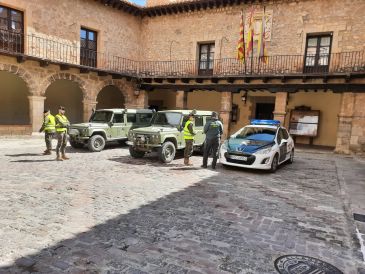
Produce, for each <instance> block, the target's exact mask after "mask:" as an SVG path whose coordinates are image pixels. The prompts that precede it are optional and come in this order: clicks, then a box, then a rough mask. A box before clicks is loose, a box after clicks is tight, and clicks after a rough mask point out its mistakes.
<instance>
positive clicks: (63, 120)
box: [56, 114, 70, 132]
mask: <svg viewBox="0 0 365 274" xmlns="http://www.w3.org/2000/svg"><path fill="white" fill-rule="evenodd" d="M69 125H70V122H69V121H68V119H67V117H66V116H65V115H61V114H57V115H56V131H57V132H66V131H67V127H68V126H69Z"/></svg>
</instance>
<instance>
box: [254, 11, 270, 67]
mask: <svg viewBox="0 0 365 274" xmlns="http://www.w3.org/2000/svg"><path fill="white" fill-rule="evenodd" d="M265 25H266V20H265V7H264V14H263V15H262V22H261V30H260V36H259V40H258V44H257V48H258V50H259V60H260V61H261V62H263V63H265V64H267V61H268V58H267V54H266V47H265Z"/></svg>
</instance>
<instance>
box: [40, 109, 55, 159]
mask: <svg viewBox="0 0 365 274" xmlns="http://www.w3.org/2000/svg"><path fill="white" fill-rule="evenodd" d="M43 131H44V140H45V142H46V150H45V151H44V152H43V155H51V154H52V138H53V136H54V134H55V132H56V121H55V117H54V116H53V115H52V114H51V111H50V110H49V109H46V110H45V111H43V124H42V127H41V128H40V130H39V132H43Z"/></svg>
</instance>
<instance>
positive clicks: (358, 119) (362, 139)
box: [350, 93, 365, 154]
mask: <svg viewBox="0 0 365 274" xmlns="http://www.w3.org/2000/svg"><path fill="white" fill-rule="evenodd" d="M353 102H354V108H353V117H352V126H351V137H350V151H351V152H355V153H360V154H365V93H356V94H355V95H354V101H353Z"/></svg>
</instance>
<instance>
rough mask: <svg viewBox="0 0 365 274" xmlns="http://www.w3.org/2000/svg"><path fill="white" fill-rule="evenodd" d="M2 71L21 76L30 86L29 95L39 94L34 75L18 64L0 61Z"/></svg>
mask: <svg viewBox="0 0 365 274" xmlns="http://www.w3.org/2000/svg"><path fill="white" fill-rule="evenodd" d="M0 71H5V72H9V73H11V74H14V75H16V76H18V77H19V78H21V79H22V80H23V81H24V83H25V84H26V86H27V88H28V95H37V93H38V92H37V89H36V84H35V81H34V79H33V76H32V75H31V74H30V73H29V72H28V71H26V70H25V69H23V68H21V67H19V66H17V65H10V64H1V63H0Z"/></svg>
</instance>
